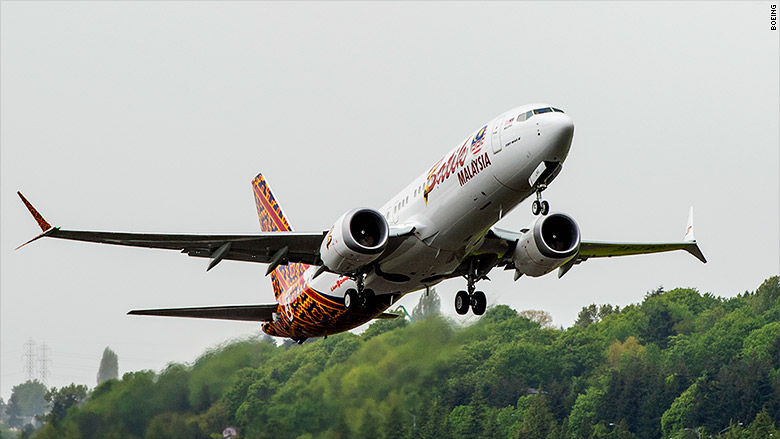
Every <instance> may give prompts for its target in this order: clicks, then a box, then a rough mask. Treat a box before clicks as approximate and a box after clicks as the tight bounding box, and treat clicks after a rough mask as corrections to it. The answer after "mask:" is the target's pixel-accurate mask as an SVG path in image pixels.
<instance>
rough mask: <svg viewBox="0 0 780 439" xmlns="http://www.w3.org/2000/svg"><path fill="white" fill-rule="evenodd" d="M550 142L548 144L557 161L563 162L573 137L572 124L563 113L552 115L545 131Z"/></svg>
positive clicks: (569, 118)
mask: <svg viewBox="0 0 780 439" xmlns="http://www.w3.org/2000/svg"><path fill="white" fill-rule="evenodd" d="M545 131H547V132H548V133H549V134H548V136H549V138H550V140H551V142H550V144H551V147H552V149H553V151H554V153H555V155H556V156H559V157H556V158H557V159H558V160H563V159H564V158H565V157H566V155H567V154H568V153H569V148H570V147H571V141H572V138H573V137H574V122H573V121H572V120H571V117H569V115H567V114H564V113H554V117H552V118H551V120H550V122H549V124H548V126H547V129H546V130H545Z"/></svg>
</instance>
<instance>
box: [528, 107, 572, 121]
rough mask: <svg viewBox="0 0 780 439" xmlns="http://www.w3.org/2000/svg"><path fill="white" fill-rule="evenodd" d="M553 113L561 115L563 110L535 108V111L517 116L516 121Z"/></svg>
mask: <svg viewBox="0 0 780 439" xmlns="http://www.w3.org/2000/svg"><path fill="white" fill-rule="evenodd" d="M553 111H555V112H557V113H563V110H561V109H558V108H555V107H552V108H551V107H546V108H537V109H535V110H531V111H529V112H526V113H523V114H521V115H519V116H517V121H518V122H522V121H524V120H528V119H530V118H531V116H533V115H534V114H542V113H552V112H553Z"/></svg>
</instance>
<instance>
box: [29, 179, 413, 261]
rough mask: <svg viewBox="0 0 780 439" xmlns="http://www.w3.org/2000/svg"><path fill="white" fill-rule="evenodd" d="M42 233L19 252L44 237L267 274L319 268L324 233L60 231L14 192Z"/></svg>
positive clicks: (400, 235) (398, 235)
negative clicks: (292, 267) (258, 268)
mask: <svg viewBox="0 0 780 439" xmlns="http://www.w3.org/2000/svg"><path fill="white" fill-rule="evenodd" d="M17 194H19V197H20V198H21V199H22V202H24V204H25V206H27V209H28V210H29V211H30V213H31V214H32V216H33V218H35V220H36V221H37V222H38V225H39V226H40V227H41V230H42V231H43V233H41V234H40V235H38V236H36V237H35V238H33V239H31V240H29V241H27V242H25V243H24V244H22V245H20V246H19V247H17V249H18V248H21V247H23V246H25V245H27V244H29V243H31V242H33V241H35V240H37V239H40V238H43V237H48V238H58V239H69V240H74V241H85V242H96V243H100V244H113V245H124V246H130V247H146V248H159V249H167V250H179V251H181V252H182V253H186V254H187V255H189V256H194V257H201V258H211V262H210V263H209V266H208V268H207V270H210V269H211V268H213V267H214V266H215V265H217V264H218V263H219V262H220V261H222V260H223V259H226V260H234V261H247V262H259V263H264V264H269V267H268V272H269V273H270V272H271V271H273V269H274V268H276V267H277V266H279V265H282V264H286V263H290V262H293V263H295V262H297V263H304V264H311V265H320V264H322V262H321V261H320V245H321V244H322V240H323V239H324V238H325V235H326V233H327V232H263V233H257V234H253V235H185V234H161V233H133V232H100V231H86V230H64V229H61V228H59V227H54V226H52V225H51V224H49V222H47V221H46V220H45V219H44V218H43V216H42V215H41V214H40V213H39V212H38V211H37V210H36V209H35V207H33V205H32V204H30V202H29V201H27V199H26V198H25V197H24V195H22V194H21V193H20V192H17ZM413 231H414V228H413V227H411V226H399V227H395V228H391V230H390V238H389V239H390V240H391V241H394V242H391V243H389V245H390V244H392V245H395V244H397V243H398V242H400V241H401V240H402V239H404V238H405V237H406V236H408V235H410V234H411V233H412V232H413Z"/></svg>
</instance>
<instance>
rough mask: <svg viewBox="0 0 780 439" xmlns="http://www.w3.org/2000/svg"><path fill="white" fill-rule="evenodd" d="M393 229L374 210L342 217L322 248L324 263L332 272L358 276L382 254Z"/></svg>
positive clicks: (357, 211) (350, 212)
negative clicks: (358, 271)
mask: <svg viewBox="0 0 780 439" xmlns="http://www.w3.org/2000/svg"><path fill="white" fill-rule="evenodd" d="M389 233H390V228H389V227H388V225H387V221H386V220H385V217H383V216H382V214H380V213H379V212H377V211H376V210H374V209H352V210H350V211H349V212H347V213H345V214H344V215H341V216H340V217H339V219H337V220H336V223H335V224H333V227H331V228H330V231H328V234H327V235H326V236H325V239H324V240H323V241H322V245H320V259H322V263H323V264H325V266H326V267H328V269H329V270H330V271H333V272H335V273H339V274H351V273H354V272H355V271H356V270H357V269H359V268H360V267H363V266H365V265H367V264H369V263H371V262H372V261H374V260H375V259H376V258H378V257H379V255H381V254H382V252H383V251H384V250H385V247H387V237H388V235H389Z"/></svg>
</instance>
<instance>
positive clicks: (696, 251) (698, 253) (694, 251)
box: [684, 241, 707, 264]
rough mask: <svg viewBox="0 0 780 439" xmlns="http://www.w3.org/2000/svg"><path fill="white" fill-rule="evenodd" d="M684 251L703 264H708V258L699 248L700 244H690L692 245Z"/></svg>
mask: <svg viewBox="0 0 780 439" xmlns="http://www.w3.org/2000/svg"><path fill="white" fill-rule="evenodd" d="M684 250H685V251H687V252H688V253H690V254H692V255H693V256H694V257H695V258H696V259H698V260H700V261H701V262H702V263H703V264H706V263H707V258H705V257H704V253H702V252H701V249H700V248H699V244H696V241H694V242H692V243H690V245H688V246H687V247H685V249H684Z"/></svg>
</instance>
